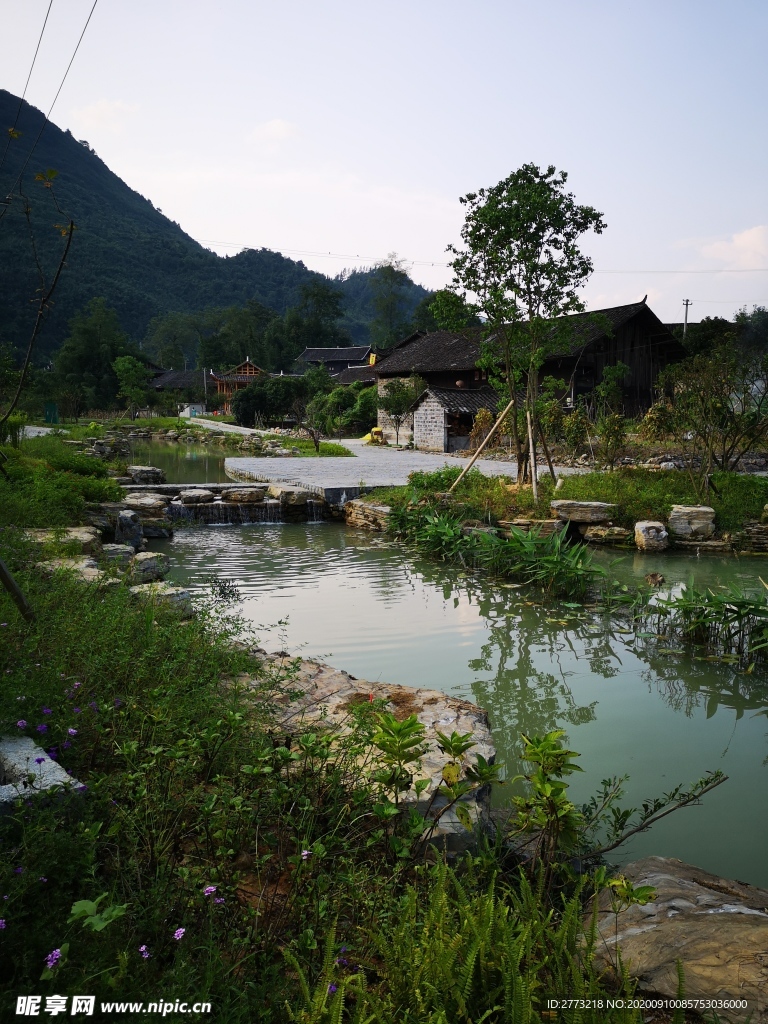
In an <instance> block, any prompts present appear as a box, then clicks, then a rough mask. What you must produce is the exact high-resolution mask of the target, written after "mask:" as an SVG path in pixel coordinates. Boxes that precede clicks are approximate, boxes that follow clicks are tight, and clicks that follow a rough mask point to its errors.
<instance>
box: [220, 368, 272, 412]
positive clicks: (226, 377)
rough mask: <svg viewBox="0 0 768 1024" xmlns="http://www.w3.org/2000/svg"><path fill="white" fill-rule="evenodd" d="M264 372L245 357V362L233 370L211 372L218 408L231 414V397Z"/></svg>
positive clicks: (264, 371)
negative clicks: (218, 403) (218, 402)
mask: <svg viewBox="0 0 768 1024" xmlns="http://www.w3.org/2000/svg"><path fill="white" fill-rule="evenodd" d="M266 372H267V371H266V370H262V369H261V367H259V366H256V364H255V363H252V362H251V361H250V359H249V358H248V357H247V356H246V359H245V362H243V363H240V365H239V366H236V367H235V368H234V369H233V370H226V371H224V372H223V373H215V372H214V371H213V370H212V371H211V381H212V382H213V384H214V385H215V388H216V396H217V398H218V400H219V401H220V403H221V405H220V408H222V409H223V410H224V412H225V413H231V412H232V395H234V393H235V392H236V391H241V390H242V389H243V388H247V387H248V385H249V384H253V382H254V381H255V380H256V378H257V377H261V376H263V375H264V374H265V373H266Z"/></svg>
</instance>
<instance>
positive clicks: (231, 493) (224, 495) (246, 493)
mask: <svg viewBox="0 0 768 1024" xmlns="http://www.w3.org/2000/svg"><path fill="white" fill-rule="evenodd" d="M266 493H267V488H266V487H225V488H224V489H223V490H222V492H221V500H222V501H233V502H235V503H236V504H237V505H247V504H250V503H252V502H256V501H264V495H265V494H266Z"/></svg>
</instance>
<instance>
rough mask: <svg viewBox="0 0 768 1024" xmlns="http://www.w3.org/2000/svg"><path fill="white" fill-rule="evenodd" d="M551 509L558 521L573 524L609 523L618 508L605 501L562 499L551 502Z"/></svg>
mask: <svg viewBox="0 0 768 1024" xmlns="http://www.w3.org/2000/svg"><path fill="white" fill-rule="evenodd" d="M549 507H550V508H551V509H552V511H553V512H554V513H555V515H556V516H557V518H558V519H565V520H568V521H569V522H572V523H607V522H608V521H609V520H610V519H612V518H613V516H614V515H615V513H616V506H615V505H608V504H607V503H606V502H604V501H568V500H567V499H565V498H560V499H558V500H557V501H550V503H549Z"/></svg>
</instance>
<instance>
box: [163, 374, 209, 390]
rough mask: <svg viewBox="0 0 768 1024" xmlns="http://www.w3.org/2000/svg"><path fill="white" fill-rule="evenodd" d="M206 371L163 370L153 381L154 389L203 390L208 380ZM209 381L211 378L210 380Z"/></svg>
mask: <svg viewBox="0 0 768 1024" xmlns="http://www.w3.org/2000/svg"><path fill="white" fill-rule="evenodd" d="M206 373H207V371H205V370H163V371H162V373H160V374H158V376H157V377H155V378H154V380H153V381H152V387H153V388H155V390H157V391H160V390H163V391H176V390H177V389H180V388H201V387H203V381H204V380H205V379H207V378H206ZM208 379H209V378H208Z"/></svg>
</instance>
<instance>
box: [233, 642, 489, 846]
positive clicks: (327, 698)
mask: <svg viewBox="0 0 768 1024" xmlns="http://www.w3.org/2000/svg"><path fill="white" fill-rule="evenodd" d="M258 656H259V657H260V659H261V660H262V662H263V664H264V665H265V667H266V668H267V670H268V671H270V670H271V671H272V672H273V673H274V674H275V675H276V676H277V677H279V678H284V679H285V682H284V684H283V686H282V695H279V696H278V697H277V699H276V701H275V721H276V726H277V728H278V729H279V731H280V732H281V733H285V734H287V735H291V734H294V733H300V732H305V731H307V730H310V731H312V730H317V729H328V728H330V729H333V730H335V731H339V732H344V731H347V730H348V729H349V728H350V726H351V724H352V710H353V709H354V707H355V705H357V704H360V703H367V702H371V701H378V700H383V701H385V702H386V705H385V707H386V709H387V710H390V711H391V712H392V713H393V714H394V715H395V717H396V718H397V719H399V720H402V719H404V718H407V717H408V716H409V715H411V714H414V715H416V717H417V718H418V720H419V721H420V722H421V723H422V725H424V727H425V741H426V743H427V744H428V750H427V752H426V753H425V754H424V755H423V757H422V758H421V767H420V769H419V770H417V771H414V775H415V777H416V778H422V779H429V784H428V786H427V788H426V789H425V790H424V792H423V793H421V795H420V796H418V797H417V796H416V794H415V793H414V792H413V790H411V791H409V792H408V793H406V794H405V796H404V797H403V798H402V799H403V802H404V803H405V805H406V806H409V805H411V806H414V807H416V808H417V809H418V811H419V812H420V813H421V814H422V815H424V816H425V817H426V818H427V821H429V820H431V819H433V818H434V817H435V816H436V815H438V814H439V813H440V811H441V810H442V809H443V808H444V807H445V806H446V804H447V803H448V800H447V799H446V797H445V796H443V795H442V794H440V793H439V792H438V790H439V788H440V787H441V786H442V785H443V784H444V783H443V769H444V768H445V766H446V764H447V763H448V761H449V758H448V757H447V756H446V755H445V754H444V753H443V752H442V751H441V750H440V749H439V747H438V745H437V732H438V730H439V731H440V732H442V733H446V734H447V735H449V736H450V735H451V733H452V732H454V731H456V732H458V733H464V734H466V733H472V738H473V740H474V746H473V747H471V748H470V750H469V751H468V752H467V754H466V761H467V763H468V764H472V763H474V762H475V761H476V758H477V755H478V754H480V755H482V756H483V757H484V758H485V760H486V761H488V762H489V763H491V764H492V763H493V762H494V761H495V758H496V748H495V746H494V743H493V737H492V735H491V729H490V725H489V722H488V715H487V712H485V711H484V710H483V709H482V708H479V707H477V705H475V704H471V703H470V702H469V701H465V700H460V699H459V698H457V697H449V696H448V695H447V694H445V693H441V692H440V691H439V690H427V689H422V688H420V687H409V686H398V685H395V684H391V683H381V682H373V681H369V680H367V679H356V678H355V676H352V675H349V673H347V672H342V671H340V670H339V669H335V668H331V666H330V665H325V664H323V663H322V662H319V661H314V660H302V659H299V658H291V657H290V656H289V655H286V654H284V653H281V654H266V653H265V652H263V651H261V652H258ZM242 681H245V682H248V680H247V679H244V680H242ZM262 684H263V681H262V679H261V678H260V677H257V678H256V679H254V680H253V685H254V686H256V687H258V686H261V685H262ZM461 802H462V804H463V805H464V806H465V807H466V808H467V810H468V811H469V813H470V817H471V820H472V822H473V824H474V825H475V826H476V828H475V829H474V830H473V831H474V832H476V831H477V829H480V830H485V831H489V830H490V829H491V818H490V788H489V787H483V788H481V789H478V790H475V791H473V792H470V793H468V794H467V795H466V797H464V798H462V801H461ZM433 838H434V839H435V840H436V841H437V842H438V843H439V844H440V845H441V846H444V848H445V849H447V850H448V852H451V853H456V852H460V851H461V850H464V849H467V848H468V847H469V845H470V844H472V843H474V835H473V833H470V832H468V831H467V829H466V828H465V827H464V826H463V825H462V824H461V823H460V822H459V820H458V818H457V816H456V813H455V810H454V808H453V807H452V808H450V809H448V810H447V811H444V812H443V813H442V815H441V816H440V817H439V820H438V822H437V825H436V827H435V830H434V836H433Z"/></svg>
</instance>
